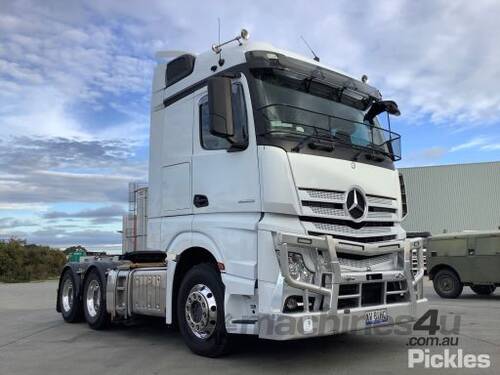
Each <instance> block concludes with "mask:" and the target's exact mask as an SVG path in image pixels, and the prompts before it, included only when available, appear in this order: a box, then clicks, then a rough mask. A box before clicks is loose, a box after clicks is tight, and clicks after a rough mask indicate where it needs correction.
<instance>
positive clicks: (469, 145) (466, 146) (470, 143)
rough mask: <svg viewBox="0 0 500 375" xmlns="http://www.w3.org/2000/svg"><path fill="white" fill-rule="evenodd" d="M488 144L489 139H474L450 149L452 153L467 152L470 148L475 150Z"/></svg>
mask: <svg viewBox="0 0 500 375" xmlns="http://www.w3.org/2000/svg"><path fill="white" fill-rule="evenodd" d="M486 142H488V139H487V138H485V137H478V138H474V139H472V140H470V141H468V142H465V143H462V144H459V145H456V146H453V147H452V148H450V152H455V151H461V150H467V149H469V148H474V147H477V146H481V145H484V144H485V143H486Z"/></svg>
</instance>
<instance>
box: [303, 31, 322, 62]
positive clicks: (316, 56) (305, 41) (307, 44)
mask: <svg viewBox="0 0 500 375" xmlns="http://www.w3.org/2000/svg"><path fill="white" fill-rule="evenodd" d="M300 38H301V39H302V40H303V41H304V44H305V45H306V46H307V48H309V51H311V53H312V55H313V56H314V61H317V62H319V57H318V55H316V54H315V53H314V51H313V49H312V48H311V46H310V45H309V43H307V40H305V39H304V37H303V36H302V35H301V36H300Z"/></svg>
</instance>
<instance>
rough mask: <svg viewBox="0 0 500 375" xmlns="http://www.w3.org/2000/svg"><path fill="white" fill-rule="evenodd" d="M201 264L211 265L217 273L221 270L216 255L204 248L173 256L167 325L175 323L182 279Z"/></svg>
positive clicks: (220, 264) (185, 251)
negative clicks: (173, 264) (173, 265)
mask: <svg viewBox="0 0 500 375" xmlns="http://www.w3.org/2000/svg"><path fill="white" fill-rule="evenodd" d="M201 263H209V264H212V265H213V267H214V269H215V270H217V272H219V273H220V272H221V268H223V263H222V262H220V261H218V260H217V258H216V255H214V254H213V252H211V251H210V250H208V249H206V248H205V247H200V246H192V247H189V248H187V249H185V250H184V251H182V252H181V253H179V254H177V255H176V256H175V269H174V271H173V277H172V283H171V285H172V287H171V289H170V290H171V293H170V298H169V299H168V301H167V304H169V305H170V308H167V323H175V322H176V321H177V316H176V309H177V296H178V292H179V287H180V284H181V282H182V279H183V278H184V276H185V275H186V273H187V272H188V271H189V270H190V269H191V268H193V267H194V266H196V265H198V264H201ZM168 312H170V314H168Z"/></svg>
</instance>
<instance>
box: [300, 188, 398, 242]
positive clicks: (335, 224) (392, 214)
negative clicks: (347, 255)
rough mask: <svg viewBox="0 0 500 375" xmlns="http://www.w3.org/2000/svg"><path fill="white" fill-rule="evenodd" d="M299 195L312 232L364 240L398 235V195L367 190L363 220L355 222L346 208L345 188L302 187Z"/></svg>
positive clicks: (302, 218)
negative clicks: (365, 210) (382, 194)
mask: <svg viewBox="0 0 500 375" xmlns="http://www.w3.org/2000/svg"><path fill="white" fill-rule="evenodd" d="M299 197H300V200H301V206H302V212H303V216H302V217H301V220H302V222H303V224H304V226H305V227H306V230H307V231H308V232H309V233H319V234H330V235H333V236H334V237H338V238H343V239H348V240H350V241H353V242H363V243H367V242H368V243H369V242H378V241H381V240H382V239H385V240H390V239H395V238H397V234H398V231H397V228H395V225H394V223H395V222H396V221H399V218H398V214H397V208H396V205H397V201H396V199H395V198H390V197H382V196H378V195H370V194H367V195H366V203H367V206H368V208H367V213H366V217H365V218H364V219H363V221H362V222H361V223H359V222H356V223H355V222H354V221H353V220H352V218H351V216H350V215H349V214H348V213H347V211H346V209H345V199H346V192H344V191H334V190H320V189H306V188H299ZM398 227H399V226H398Z"/></svg>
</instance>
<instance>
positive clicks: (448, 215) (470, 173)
mask: <svg viewBox="0 0 500 375" xmlns="http://www.w3.org/2000/svg"><path fill="white" fill-rule="evenodd" d="M399 171H400V172H401V173H402V174H403V177H404V180H405V185H406V195H407V201H408V216H407V217H406V219H405V220H404V222H403V227H404V229H406V230H407V231H429V232H431V233H433V234H437V233H443V232H444V231H446V232H458V231H463V230H481V229H498V228H499V227H500V162H492V163H475V164H457V165H444V166H432V167H418V168H401V169H399Z"/></svg>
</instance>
